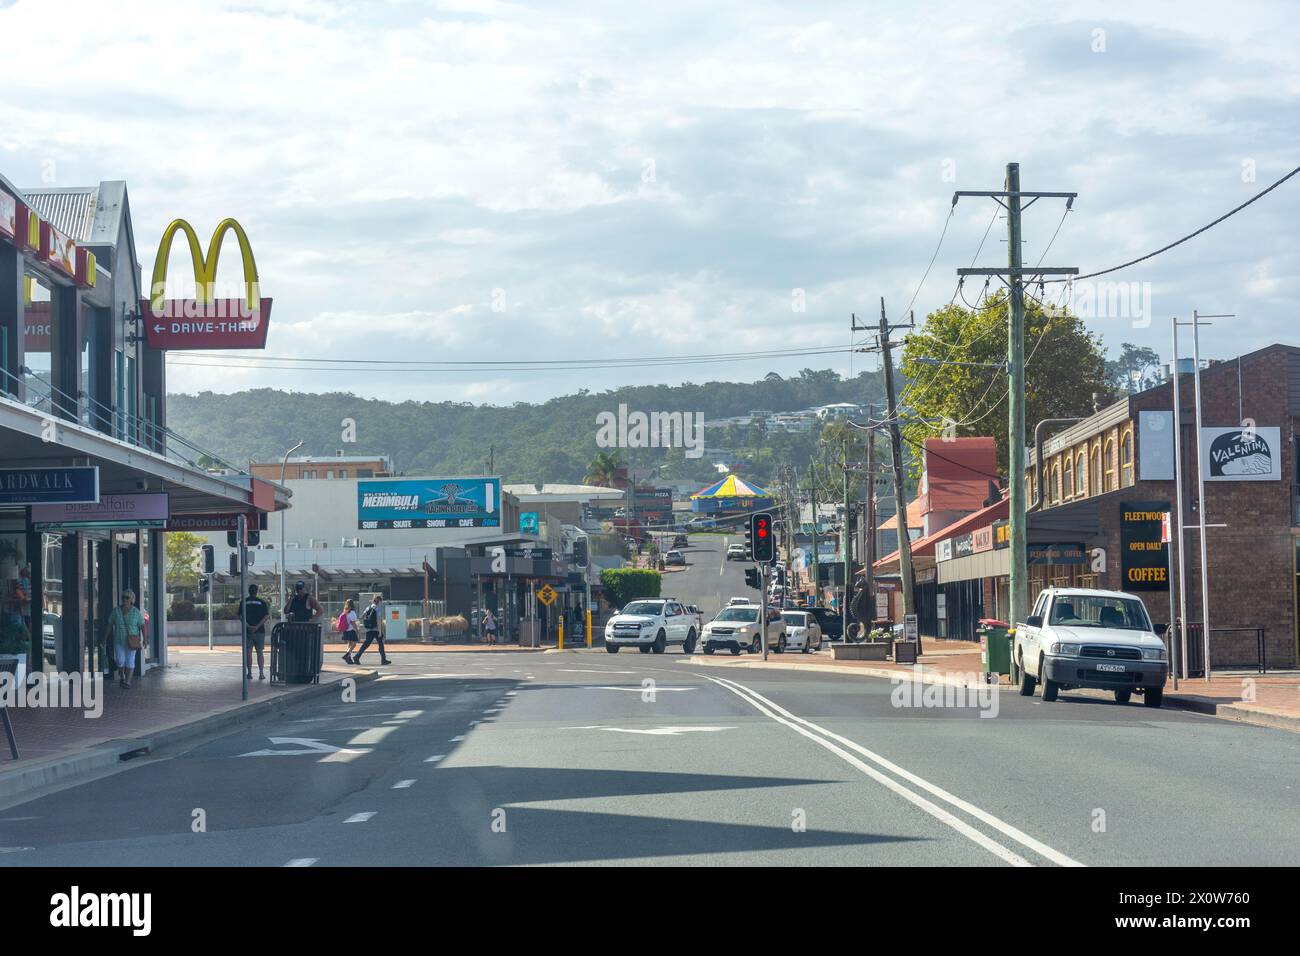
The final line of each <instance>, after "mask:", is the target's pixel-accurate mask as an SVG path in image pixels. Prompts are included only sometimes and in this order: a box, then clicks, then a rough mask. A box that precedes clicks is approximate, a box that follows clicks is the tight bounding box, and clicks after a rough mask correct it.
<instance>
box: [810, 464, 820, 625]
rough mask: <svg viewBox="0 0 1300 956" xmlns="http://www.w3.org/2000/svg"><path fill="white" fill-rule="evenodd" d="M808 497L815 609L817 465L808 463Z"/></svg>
mask: <svg viewBox="0 0 1300 956" xmlns="http://www.w3.org/2000/svg"><path fill="white" fill-rule="evenodd" d="M808 495H809V497H810V498H811V499H812V592H813V607H817V606H818V604H819V603H820V602H819V600H818V599H819V598H820V597H821V593H822V587H821V581H820V580H818V574H819V571H820V569H819V568H818V567H817V463H816V462H815V461H810V462H808Z"/></svg>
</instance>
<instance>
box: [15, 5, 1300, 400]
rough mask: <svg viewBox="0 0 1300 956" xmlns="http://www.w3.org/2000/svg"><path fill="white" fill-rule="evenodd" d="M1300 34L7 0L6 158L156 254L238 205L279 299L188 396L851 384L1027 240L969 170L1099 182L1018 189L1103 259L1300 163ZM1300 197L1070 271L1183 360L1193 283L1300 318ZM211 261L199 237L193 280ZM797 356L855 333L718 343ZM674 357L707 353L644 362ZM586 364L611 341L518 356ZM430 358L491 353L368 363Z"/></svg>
mask: <svg viewBox="0 0 1300 956" xmlns="http://www.w3.org/2000/svg"><path fill="white" fill-rule="evenodd" d="M71 24H79V25H81V26H80V27H79V28H77V29H72V28H70V26H69V25H71ZM1298 26H1300V12H1296V11H1295V10H1294V8H1290V9H1289V8H1288V6H1287V4H1285V3H1259V2H1250V0H1243V2H1238V3H1234V4H1230V5H1225V4H1217V3H1202V2H1187V0H1180V2H1176V3H1161V2H1149V3H1142V4H1133V3H1095V2H1093V3H1069V2H1065V3H1054V4H1050V5H1047V4H1042V3H1000V4H994V3H985V4H979V5H978V6H974V5H971V4H969V3H951V4H949V3H933V4H897V3H864V2H856V3H818V2H807V3H799V4H790V3H765V2H761V0H743V2H737V3H728V2H719V3H712V4H707V5H705V4H699V3H677V2H661V3H656V4H653V5H631V4H610V3H573V2H566V0H557V2H551V3H538V4H522V3H521V4H515V3H504V2H495V0H446V2H427V3H420V2H398V0H394V2H386V3H385V2H373V3H358V2H348V3H331V2H322V3H308V2H305V0H234V2H224V0H215V2H188V0H169V2H166V3H133V2H121V3H113V4H105V3H103V2H102V0H101V2H100V3H97V4H93V3H81V2H76V0H69V2H60V3H58V4H53V3H50V2H48V0H17V2H13V0H0V36H3V37H8V38H10V40H9V41H8V42H6V44H5V49H6V55H5V60H6V68H5V79H4V81H3V90H0V172H3V173H4V174H5V175H6V176H7V177H8V178H9V179H10V180H11V181H13V182H15V183H16V184H17V185H19V186H50V185H54V186H82V185H90V184H94V183H97V182H98V181H100V180H104V179H125V180H126V181H127V188H128V191H129V195H130V199H131V204H132V214H133V218H134V225H135V232H136V237H137V244H138V251H139V254H140V258H141V262H142V264H143V269H144V272H145V274H146V276H147V275H148V274H149V273H150V272H151V271H152V266H153V260H154V253H155V250H156V247H157V242H158V237H159V236H160V235H161V232H162V230H163V228H164V227H165V226H166V224H167V223H168V222H170V221H171V220H172V219H174V218H177V217H183V218H185V219H187V220H189V221H190V222H192V223H193V224H194V225H195V227H196V229H197V231H198V232H199V233H200V235H201V236H203V237H204V238H205V239H206V236H207V235H210V233H211V230H212V228H213V227H214V226H215V225H216V223H217V222H218V221H220V220H221V219H223V218H225V217H227V216H231V217H234V218H235V219H237V220H238V221H239V222H241V223H242V224H243V225H244V227H245V229H246V230H247V232H248V234H249V237H250V239H251V242H252V245H253V249H254V252H255V254H256V256H257V262H258V267H259V271H260V274H261V284H262V291H263V294H264V295H269V296H272V297H273V298H274V301H275V307H274V311H273V316H272V321H271V326H270V334H269V338H268V342H267V347H266V350H265V352H263V353H242V354H241V353H223V354H221V355H217V356H211V357H196V356H195V355H193V354H183V353H172V354H171V355H170V356H169V361H168V366H169V370H168V382H169V388H170V390H171V391H174V392H175V391H186V392H193V391H198V390H204V389H212V390H216V391H231V390H238V389H242V388H249V387H258V386H267V385H270V386H277V387H283V388H291V389H294V390H300V391H334V390H347V391H353V392H357V393H358V394H362V395H366V396H372V397H378V398H386V399H393V400H403V399H417V400H435V401H444V400H452V401H467V402H473V403H476V404H478V403H491V404H510V403H514V402H519V401H537V400H543V399H546V398H549V397H552V396H555V395H560V394H567V393H571V392H574V391H576V390H577V389H579V388H589V389H592V390H593V391H600V390H603V389H608V388H613V387H617V386H619V385H623V384H652V383H664V382H680V381H696V382H699V381H710V380H734V381H752V380H754V379H757V378H761V377H762V376H763V375H764V374H766V373H767V372H770V371H776V372H778V373H780V374H789V373H795V372H797V371H798V370H799V369H800V368H805V367H813V368H835V369H838V370H840V371H842V372H844V373H846V374H847V373H851V372H855V371H861V370H862V369H864V368H875V367H876V362H877V359H876V357H875V356H873V355H867V354H860V353H853V352H851V351H849V345H850V342H851V335H850V327H849V326H850V314H851V313H856V314H857V315H858V316H859V320H860V321H872V322H875V321H877V320H878V318H879V314H880V300H881V298H882V297H883V298H884V300H885V305H886V308H887V309H888V311H889V314H890V318H891V319H892V320H895V321H902V320H903V319H904V318H905V316H906V314H907V311H908V308H909V305H910V307H911V309H913V310H914V311H915V313H916V315H917V317H918V321H919V320H920V319H921V318H922V317H923V316H924V315H925V314H926V313H928V312H929V311H931V310H933V309H936V308H939V307H942V306H944V305H947V304H948V303H949V302H950V301H951V300H952V297H953V295H954V293H956V292H957V281H956V269H957V268H959V267H968V266H971V265H972V264H973V265H985V266H998V265H1005V263H1006V257H1007V242H1006V223H1005V221H1004V220H1003V219H1001V218H998V213H999V211H1000V210H999V209H998V207H997V206H996V205H995V204H994V203H993V201H992V200H990V199H986V198H979V197H965V198H962V199H961V200H960V202H958V204H957V205H956V206H955V207H954V206H953V205H952V196H953V192H954V190H993V189H1000V188H1002V183H1003V178H1004V173H1005V166H1006V164H1007V163H1008V162H1018V163H1019V164H1020V169H1021V186H1022V189H1025V190H1045V191H1063V192H1077V193H1078V194H1079V195H1078V198H1077V199H1076V200H1075V201H1074V204H1073V208H1072V209H1071V210H1070V211H1068V212H1066V210H1065V207H1064V203H1063V202H1062V201H1061V200H1059V199H1041V200H1039V201H1038V202H1037V203H1035V204H1034V205H1033V207H1032V208H1030V209H1029V210H1028V211H1027V212H1026V213H1025V216H1024V258H1025V261H1026V262H1027V263H1034V264H1037V263H1039V262H1041V263H1042V264H1043V265H1045V266H1077V267H1079V269H1080V270H1081V272H1082V273H1087V272H1092V271H1095V270H1098V269H1103V268H1107V267H1109V266H1112V265H1116V264H1118V263H1121V262H1123V261H1125V260H1128V259H1131V258H1134V257H1136V256H1139V255H1142V254H1144V253H1147V252H1150V251H1152V250H1154V249H1156V248H1159V247H1160V246H1162V245H1164V244H1165V243H1167V242H1170V241H1172V240H1174V239H1176V238H1178V237H1180V236H1182V235H1184V234H1186V233H1188V232H1191V231H1193V230H1194V229H1196V228H1199V227H1200V226H1202V225H1204V224H1205V223H1207V222H1209V221H1211V220H1212V219H1214V218H1216V217H1217V216H1219V215H1221V214H1222V213H1224V212H1226V211H1227V210H1229V209H1231V208H1232V207H1234V206H1236V205H1237V204H1239V203H1241V202H1243V201H1245V200H1246V199H1248V198H1249V197H1250V196H1251V195H1253V194H1254V193H1256V192H1258V191H1259V190H1260V189H1262V188H1264V187H1265V186H1266V185H1268V184H1269V183H1271V182H1273V181H1274V180H1276V179H1277V178H1279V177H1280V176H1282V175H1284V174H1285V173H1286V172H1289V171H1290V170H1291V169H1293V168H1294V167H1295V166H1297V165H1300V158H1298V157H1300V109H1298V108H1297V106H1298V104H1297V95H1298V94H1300V49H1298V48H1297V47H1296V44H1295V43H1294V37H1295V35H1296V33H1297V27H1298ZM24 37H25V38H26V40H25V41H19V40H17V39H15V38H24ZM1298 215H1300V176H1298V177H1296V178H1295V179H1293V180H1291V181H1289V182H1288V183H1287V184H1285V185H1283V186H1281V187H1279V188H1278V189H1277V190H1275V191H1274V192H1273V193H1271V194H1269V195H1268V196H1266V197H1265V198H1264V199H1262V200H1260V201H1259V202H1258V203H1256V204H1255V205H1252V206H1251V207H1249V208H1248V209H1246V210H1244V211H1243V212H1241V213H1239V214H1238V215H1237V216H1235V217H1233V218H1232V219H1230V220H1228V221H1227V222H1225V223H1223V224H1222V225H1219V226H1217V227H1215V228H1214V229H1212V230H1210V231H1209V232H1207V233H1205V234H1204V235H1202V236H1200V237H1198V238H1196V239H1193V240H1192V241H1191V242H1189V243H1187V244H1185V245H1183V246H1180V247H1178V248H1177V249H1174V250H1171V251H1170V252H1166V253H1164V254H1163V255H1161V256H1159V257H1157V258H1155V259H1153V260H1151V261H1149V262H1146V263H1143V264H1140V265H1137V266H1134V267H1131V268H1129V269H1126V270H1123V271H1121V272H1118V273H1115V274H1113V275H1109V276H1106V277H1103V278H1101V279H1098V280H1092V283H1091V284H1090V283H1089V282H1086V281H1085V282H1081V283H1079V284H1078V285H1076V286H1074V287H1073V288H1067V287H1064V286H1061V285H1057V286H1048V287H1047V288H1046V289H1045V290H1044V295H1045V296H1046V298H1047V300H1048V301H1051V302H1061V301H1063V300H1064V299H1069V300H1070V302H1071V303H1072V304H1073V305H1074V307H1075V308H1076V310H1077V311H1079V312H1080V313H1081V314H1083V315H1084V317H1085V318H1086V319H1087V322H1088V325H1089V327H1090V328H1091V329H1093V331H1095V332H1097V333H1099V334H1100V335H1101V336H1102V337H1103V341H1104V342H1105V344H1106V345H1107V346H1108V347H1109V348H1110V349H1111V350H1112V352H1114V351H1117V350H1118V347H1119V345H1120V343H1122V342H1132V343H1135V344H1138V345H1146V346H1150V347H1152V348H1155V349H1156V350H1157V351H1158V352H1159V353H1160V354H1161V356H1162V357H1163V358H1164V359H1166V360H1167V359H1168V357H1169V353H1170V326H1169V319H1170V317H1171V316H1180V317H1183V318H1190V316H1191V313H1192V310H1193V309H1199V310H1200V311H1201V312H1203V313H1233V314H1234V315H1235V318H1232V319H1221V320H1216V321H1215V323H1214V324H1213V325H1212V326H1209V327H1207V328H1206V329H1205V330H1204V332H1203V335H1202V342H1201V348H1202V354H1203V355H1204V356H1207V357H1219V358H1226V357H1231V356H1235V355H1237V354H1240V353H1241V352H1244V351H1249V350H1251V349H1254V348H1258V347H1262V346H1264V345H1267V344H1270V343H1273V342H1287V343H1290V344H1300V331H1298V330H1297V321H1296V319H1297V309H1296V303H1297V299H1298V296H1300V245H1298V244H1297V243H1296V242H1295V241H1294V236H1295V228H1294V223H1295V222H1296V220H1297V217H1298ZM990 224H991V228H990ZM1058 227H1059V228H1058ZM941 235H942V242H940V237H941ZM1053 237H1055V238H1053ZM1049 242H1050V249H1049V248H1048V246H1049ZM936 248H937V250H938V253H937V255H936ZM234 252H235V250H234V249H233V246H232V247H230V248H228V249H227V253H226V258H225V260H224V261H223V264H222V269H221V272H220V274H219V278H221V279H222V280H224V281H229V282H236V281H238V280H239V278H240V276H239V268H238V260H239V257H238V256H237V255H235V254H234ZM1045 252H1046V253H1047V258H1046V259H1043V258H1042V257H1043V255H1044V253H1045ZM932 257H934V263H933V266H932V267H930V268H929V270H928V272H927V266H928V265H929V264H930V261H931V258H932ZM187 273H192V269H191V267H190V265H189V261H188V253H186V252H185V250H184V247H183V243H181V244H177V246H176V247H175V248H174V250H173V253H172V257H171V269H170V271H169V276H170V278H169V281H171V282H173V283H174V284H173V285H172V286H170V287H169V288H170V289H171V290H172V291H171V293H169V294H175V293H176V292H177V291H178V290H179V291H183V289H184V285H185V282H186V280H187V278H188V275H187ZM923 277H924V281H922V280H923ZM1120 282H1122V283H1124V285H1123V286H1118V285H1115V284H1114V283H1120ZM1097 283H1111V284H1110V285H1098V284H1097ZM1130 283H1132V285H1129V284H1130ZM981 288H982V282H981V281H980V280H970V281H968V283H967V285H966V286H965V287H964V288H963V289H962V290H961V292H962V295H964V296H965V297H966V298H967V299H969V300H970V301H971V302H974V301H975V299H976V298H977V297H978V295H979V293H980V291H981ZM959 301H960V300H959ZM859 338H861V336H859ZM792 349H826V350H831V351H829V354H824V355H796V356H771V355H769V356H762V357H759V358H757V359H753V358H751V359H746V360H743V361H710V360H709V356H710V355H712V354H716V353H720V352H721V353H737V352H773V351H785V350H792ZM250 355H252V356H255V357H252V358H249V357H248V356H250ZM278 356H294V357H299V358H302V357H308V358H313V357H318V358H327V359H333V360H336V361H339V362H342V363H344V367H341V368H337V369H335V370H331V371H314V372H311V371H308V372H302V371H290V370H285V369H283V368H278V367H275V357H278ZM662 356H673V357H676V356H681V357H685V358H690V359H692V360H694V361H693V362H692V363H691V364H680V365H663V364H653V365H642V364H639V361H638V360H640V359H643V358H646V357H662ZM574 358H581V359H606V358H608V359H618V360H620V363H619V364H620V367H617V368H592V369H584V370H573V369H569V370H544V369H543V370H529V371H500V370H496V367H495V366H494V365H493V363H501V362H505V361H514V362H517V361H521V360H523V361H533V362H544V361H548V360H570V359H574ZM700 359H703V360H704V361H699V360H700ZM415 361H444V362H445V361H453V362H465V363H479V364H478V365H469V366H466V367H464V368H459V369H455V370H445V371H424V370H420V371H399V368H401V367H400V366H393V365H390V366H383V365H379V364H376V363H380V362H415ZM366 363H371V364H369V365H367V364H366ZM408 368H410V366H408Z"/></svg>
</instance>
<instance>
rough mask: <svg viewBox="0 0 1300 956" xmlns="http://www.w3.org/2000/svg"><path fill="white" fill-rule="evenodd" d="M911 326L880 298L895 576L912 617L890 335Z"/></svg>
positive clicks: (908, 541)
mask: <svg viewBox="0 0 1300 956" xmlns="http://www.w3.org/2000/svg"><path fill="white" fill-rule="evenodd" d="M905 327H906V328H911V325H910V324H909V325H908V326H901V325H890V324H889V319H887V318H886V317H885V300H884V298H883V297H881V299H880V343H879V344H880V358H881V362H882V363H883V364H884V367H885V400H886V401H887V402H888V403H889V451H890V457H891V458H892V459H893V471H894V503H895V504H896V506H897V509H898V574H899V577H900V578H902V582H901V583H902V589H903V613H904V614H915V613H916V604H915V601H914V599H913V594H912V541H911V539H910V538H909V537H908V535H907V491H906V490H905V489H904V487H903V436H902V432H901V431H900V430H899V427H898V399H897V397H896V396H895V394H894V357H893V355H892V354H891V352H890V348H891V347H892V344H891V343H890V341H889V333H890V332H892V331H893V330H894V329H896V328H905Z"/></svg>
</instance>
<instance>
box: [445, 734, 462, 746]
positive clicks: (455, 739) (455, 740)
mask: <svg viewBox="0 0 1300 956" xmlns="http://www.w3.org/2000/svg"><path fill="white" fill-rule="evenodd" d="M464 739H465V735H464V734H458V735H457V736H455V737H452V738H451V740H449V741H448V743H452V744H458V743H460V742H461V741H462V740H464Z"/></svg>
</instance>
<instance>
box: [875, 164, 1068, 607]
mask: <svg viewBox="0 0 1300 956" xmlns="http://www.w3.org/2000/svg"><path fill="white" fill-rule="evenodd" d="M1077 195H1078V193H1063V192H1021V190H1020V164H1019V163H1007V177H1006V183H1005V188H1004V189H1002V190H1001V191H975V190H959V191H957V192H955V193H954V194H953V204H954V205H956V202H957V200H958V199H959V198H961V197H962V196H984V197H988V198H992V199H993V200H995V201H996V202H997V203H998V204H999V205H1001V206H1002V207H1003V208H1004V209H1006V211H1007V246H1008V248H1007V268H1005V269H983V268H980V269H975V268H972V269H958V270H957V275H958V276H959V277H963V278H964V277H965V276H968V275H979V276H1006V278H1007V284H1008V286H1009V289H1010V294H1009V296H1008V306H1009V309H1010V316H1009V319H1010V321H1009V322H1008V330H1007V371H1008V377H1009V379H1010V381H1009V383H1008V387H1007V396H1008V401H1007V405H1008V410H1007V431H1008V437H1009V439H1010V441H1009V442H1008V445H1009V448H1008V453H1007V472H1008V475H1007V484H1008V488H1009V495H1008V502H1007V503H1008V507H1009V511H1010V514H1009V521H1008V524H1009V530H1010V535H1011V541H1010V548H1009V550H1010V552H1011V554H1010V588H1009V591H1010V599H1011V621H1010V623H1011V624H1012V625H1015V624H1017V623H1018V622H1020V621H1023V620H1024V618H1025V614H1026V613H1027V612H1028V609H1029V576H1028V575H1029V568H1028V561H1029V556H1028V552H1027V549H1026V545H1025V529H1026V524H1027V523H1028V522H1027V518H1026V515H1025V277H1026V276H1044V275H1078V274H1079V270H1078V269H1076V268H1054V267H1043V266H1033V267H1032V268H1029V269H1026V268H1024V265H1023V263H1022V260H1021V228H1020V217H1021V213H1023V212H1024V210H1025V209H1026V208H1028V207H1029V206H1031V205H1033V204H1034V203H1035V202H1037V201H1038V200H1039V199H1043V198H1048V197H1051V198H1057V199H1065V200H1066V209H1070V208H1072V206H1073V204H1074V199H1075V197H1076V196H1077ZM1023 198H1028V199H1029V202H1028V203H1025V204H1023V205H1022V203H1021V199H1023ZM900 508H901V505H900Z"/></svg>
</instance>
